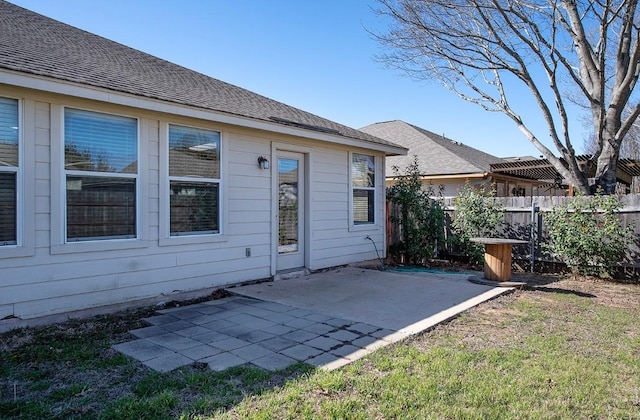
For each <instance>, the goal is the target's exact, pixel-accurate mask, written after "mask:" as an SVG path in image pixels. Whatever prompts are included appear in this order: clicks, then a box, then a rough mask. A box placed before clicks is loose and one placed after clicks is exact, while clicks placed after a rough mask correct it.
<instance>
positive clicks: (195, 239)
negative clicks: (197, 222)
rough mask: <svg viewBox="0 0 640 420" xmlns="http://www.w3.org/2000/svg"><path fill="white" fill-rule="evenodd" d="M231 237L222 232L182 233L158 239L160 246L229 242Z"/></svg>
mask: <svg viewBox="0 0 640 420" xmlns="http://www.w3.org/2000/svg"><path fill="white" fill-rule="evenodd" d="M228 240H229V237H228V236H226V235H222V234H211V235H182V236H170V237H168V238H161V239H160V240H159V241H158V245H159V246H180V245H193V244H210V243H219V242H227V241H228Z"/></svg>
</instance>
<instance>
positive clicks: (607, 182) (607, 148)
mask: <svg viewBox="0 0 640 420" xmlns="http://www.w3.org/2000/svg"><path fill="white" fill-rule="evenodd" d="M617 172H618V150H617V149H616V148H615V147H614V146H612V145H611V143H609V142H608V141H606V140H605V142H604V144H603V147H602V153H600V156H599V157H598V164H597V166H596V176H595V178H596V179H595V181H596V182H595V185H596V187H598V188H601V189H602V192H604V193H605V194H614V193H615V192H616V184H617V179H618V176H617V175H618V174H617Z"/></svg>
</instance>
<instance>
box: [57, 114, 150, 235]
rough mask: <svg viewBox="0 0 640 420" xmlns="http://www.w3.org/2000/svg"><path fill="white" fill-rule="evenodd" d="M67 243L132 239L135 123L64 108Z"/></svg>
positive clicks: (134, 221)
mask: <svg viewBox="0 0 640 420" xmlns="http://www.w3.org/2000/svg"><path fill="white" fill-rule="evenodd" d="M64 122H65V125H64V152H65V156H64V157H65V170H66V171H65V172H66V205H67V207H66V209H67V212H66V219H67V222H66V227H67V235H66V236H67V241H86V240H97V239H122V238H135V237H136V214H137V211H136V202H137V200H136V183H137V175H138V122H137V120H136V119H134V118H129V117H121V116H115V115H108V114H103V113H98V112H91V111H82V110H77V109H65V116H64Z"/></svg>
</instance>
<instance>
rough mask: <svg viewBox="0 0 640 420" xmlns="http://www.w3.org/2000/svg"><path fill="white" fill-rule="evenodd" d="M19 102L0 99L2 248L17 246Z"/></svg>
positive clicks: (0, 236)
mask: <svg viewBox="0 0 640 420" xmlns="http://www.w3.org/2000/svg"><path fill="white" fill-rule="evenodd" d="M18 120H19V118H18V101H17V100H16V99H9V98H2V97H0V247H2V246H5V245H16V244H17V243H18V232H17V226H18V219H17V218H18V193H17V191H18V169H19V160H20V159H19V153H18V142H19V127H18Z"/></svg>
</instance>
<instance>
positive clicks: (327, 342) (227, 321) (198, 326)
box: [113, 296, 406, 372]
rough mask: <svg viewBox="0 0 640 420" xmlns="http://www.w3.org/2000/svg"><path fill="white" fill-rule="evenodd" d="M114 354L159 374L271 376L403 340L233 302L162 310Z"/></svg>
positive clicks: (291, 310)
mask: <svg viewBox="0 0 640 420" xmlns="http://www.w3.org/2000/svg"><path fill="white" fill-rule="evenodd" d="M158 314H159V315H157V316H153V317H150V318H146V319H145V321H147V322H148V323H149V324H150V326H149V327H146V328H141V329H138V330H134V331H131V333H132V334H134V335H135V336H136V337H137V339H136V340H134V341H130V342H126V343H121V344H117V345H115V346H113V347H114V349H116V350H118V351H120V352H122V353H124V354H126V355H128V356H131V357H133V358H135V359H137V360H140V361H141V362H142V363H144V364H145V365H146V366H148V367H150V368H152V369H154V370H157V371H161V372H167V371H171V370H173V369H176V368H178V367H180V366H185V365H189V364H192V363H195V362H198V363H206V364H207V365H208V366H209V368H211V369H213V370H217V371H220V370H224V369H227V368H230V367H233V366H238V365H243V364H246V363H251V364H253V365H255V366H258V367H261V368H263V369H267V370H270V371H275V370H280V369H284V368H286V367H288V366H290V365H292V364H294V363H297V362H304V363H307V364H310V365H313V366H318V367H323V368H326V369H333V368H336V367H340V366H343V365H345V364H347V363H349V362H351V361H353V360H356V359H359V358H360V357H363V356H364V355H366V354H368V353H370V352H372V351H374V350H375V349H377V348H379V347H382V346H384V345H387V344H389V343H391V342H395V341H398V340H399V339H401V338H403V337H405V336H406V335H405V334H401V333H397V332H394V331H392V330H388V329H384V328H380V327H376V326H373V325H369V324H365V323H362V322H355V321H349V320H346V319H340V318H333V317H331V316H329V315H324V314H321V313H318V312H313V311H310V310H306V309H299V308H295V307H292V306H287V305H283V304H279V303H274V302H266V301H261V300H257V299H251V298H246V297H238V296H232V297H227V298H223V299H218V300H213V301H208V302H203V303H198V304H194V305H189V306H184V307H178V308H171V309H164V310H160V311H158Z"/></svg>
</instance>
